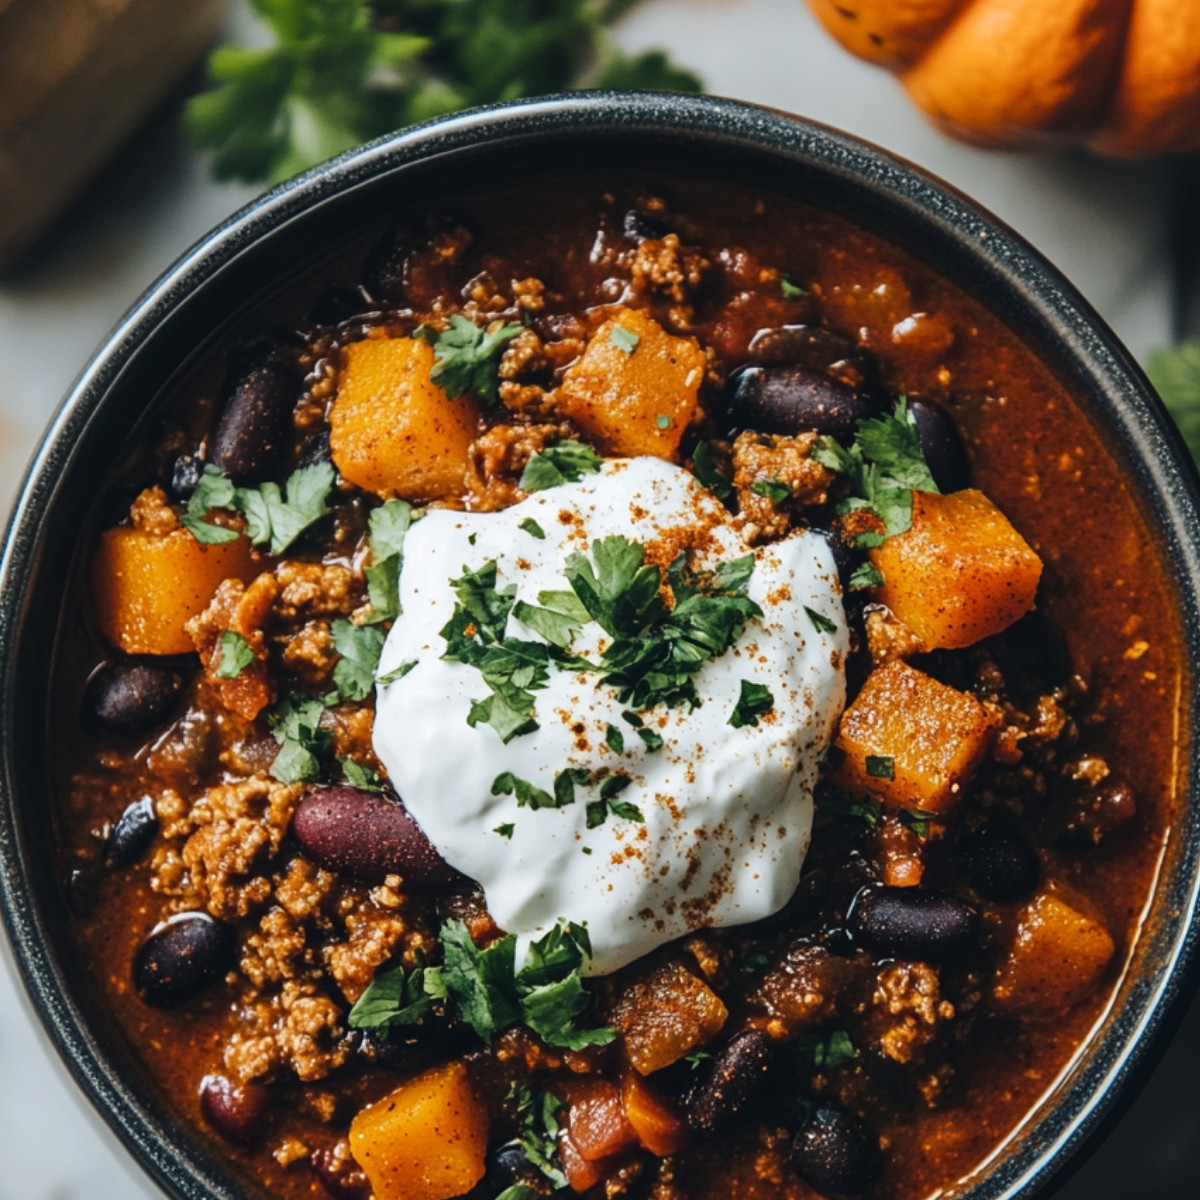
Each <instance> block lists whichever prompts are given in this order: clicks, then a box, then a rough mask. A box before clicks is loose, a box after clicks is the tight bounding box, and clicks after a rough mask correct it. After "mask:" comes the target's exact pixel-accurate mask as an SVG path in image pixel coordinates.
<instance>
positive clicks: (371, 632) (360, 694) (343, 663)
mask: <svg viewBox="0 0 1200 1200" xmlns="http://www.w3.org/2000/svg"><path fill="white" fill-rule="evenodd" d="M330 633H331V635H332V640H333V648H334V650H336V651H337V652H338V654H340V655H341V658H340V659H339V660H338V662H337V664H336V665H335V666H334V668H333V682H334V686H335V687H336V688H337V690H338V695H339V696H340V697H341V698H342V699H343V700H363V699H365V698H366V697H367V696H369V695H370V694H371V689H372V688H373V687H374V686H375V671H376V669H377V668H378V667H379V656H380V655H381V654H382V653H383V642H384V636H383V631H382V630H381V629H376V628H375V627H374V626H373V625H355V624H354V623H353V622H352V621H347V620H346V619H345V618H344V617H339V618H338V619H337V620H336V621H334V622H333V624H332V625H331V626H330Z"/></svg>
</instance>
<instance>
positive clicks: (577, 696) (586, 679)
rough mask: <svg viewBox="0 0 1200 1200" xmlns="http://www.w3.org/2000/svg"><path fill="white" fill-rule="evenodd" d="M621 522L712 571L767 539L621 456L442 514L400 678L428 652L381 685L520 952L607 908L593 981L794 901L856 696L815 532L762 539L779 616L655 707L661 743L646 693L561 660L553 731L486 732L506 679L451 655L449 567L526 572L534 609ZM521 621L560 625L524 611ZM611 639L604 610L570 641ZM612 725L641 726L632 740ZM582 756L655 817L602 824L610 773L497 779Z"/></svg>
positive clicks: (387, 717) (547, 715)
mask: <svg viewBox="0 0 1200 1200" xmlns="http://www.w3.org/2000/svg"><path fill="white" fill-rule="evenodd" d="M531 522H532V523H531ZM533 528H536V529H539V530H541V531H542V532H543V533H544V534H545V536H544V537H542V538H539V537H537V536H535V534H534V533H532V532H530V530H531V529H533ZM613 535H621V536H623V537H625V538H629V539H632V540H634V541H637V542H639V543H641V544H643V545H645V546H648V547H650V548H651V553H653V550H654V548H655V547H657V548H658V549H659V551H660V553H661V552H662V551H663V550H664V549H671V550H672V553H671V554H670V557H673V548H674V547H676V546H682V545H691V546H693V547H694V548H695V549H696V553H695V555H694V557H693V565H694V566H696V567H698V568H702V569H712V568H713V567H715V566H716V565H717V564H719V563H722V562H728V561H730V560H733V559H736V558H740V557H742V556H744V555H745V554H747V553H748V550H747V548H746V546H745V545H744V543H743V542H742V540H741V537H740V536H739V534H738V533H737V531H736V529H735V528H734V524H733V520H732V518H731V517H730V515H729V514H728V512H727V511H726V510H725V508H724V507H723V506H722V505H721V504H720V503H719V502H718V501H717V500H716V499H715V497H713V495H712V494H711V493H710V492H708V491H707V490H706V489H704V488H703V487H701V486H700V485H699V484H698V483H697V481H696V480H695V479H694V478H693V477H692V475H691V474H690V473H688V472H687V471H685V470H683V469H681V468H679V467H676V466H673V465H671V464H669V463H666V462H663V461H662V460H660V459H656V458H636V459H617V460H610V461H608V462H606V463H605V464H604V466H603V468H602V470H601V471H600V472H599V473H598V474H595V475H591V476H588V477H586V478H585V479H583V480H582V481H580V482H578V483H573V484H565V485H562V486H560V487H555V488H550V489H548V490H546V491H542V492H538V493H535V494H534V495H532V496H530V497H529V498H528V499H526V500H523V501H522V502H521V503H520V504H516V505H514V506H513V507H511V508H508V509H505V510H504V511H502V512H496V513H475V514H472V513H460V512H451V511H448V510H435V511H432V512H430V513H428V514H427V515H426V516H425V517H423V518H422V519H421V520H420V521H418V522H417V523H416V524H415V525H414V526H413V528H412V529H411V531H410V532H409V535H408V540H407V542H406V544H405V548H404V567H403V570H402V572H401V576H400V599H401V603H402V606H403V613H402V615H401V616H400V617H399V618H398V619H397V621H396V623H395V625H394V626H393V627H392V630H391V633H390V634H389V635H388V639H387V643H386V645H385V646H384V649H383V656H382V659H381V662H380V675H381V676H384V677H386V676H387V675H388V673H389V672H394V671H396V670H397V668H399V667H400V666H401V665H402V664H410V663H415V664H416V665H415V666H412V667H411V668H410V669H409V670H408V672H407V673H406V674H404V675H403V676H402V677H401V678H399V679H397V680H395V682H392V683H390V684H387V685H381V686H380V688H379V696H378V706H377V713H376V718H375V735H374V736H375V751H376V753H377V754H378V756H379V758H380V760H381V761H382V762H383V764H384V765H385V766H386V767H387V771H388V774H389V776H390V777H391V780H392V782H393V783H394V785H395V787H396V789H397V791H398V792H399V794H400V795H401V797H403V800H404V803H405V805H406V806H407V807H408V810H409V811H410V812H411V814H412V815H413V817H414V818H415V819H416V820H417V821H418V822H419V824H420V825H421V828H422V829H423V830H424V831H425V834H426V836H427V837H429V839H430V840H431V841H432V842H433V844H434V845H435V846H436V847H437V849H438V851H439V852H440V853H441V854H442V856H443V857H444V858H445V859H446V861H447V862H449V863H451V864H452V865H453V866H454V867H456V868H458V870H460V871H462V872H463V873H464V874H466V875H469V876H470V877H471V878H473V879H475V880H477V881H478V882H479V883H480V885H481V886H482V887H483V889H484V892H485V894H486V897H487V905H488V910H489V911H490V913H491V915H492V917H493V919H494V920H495V921H496V923H497V924H498V925H499V926H500V927H501V928H502V929H504V930H506V931H507V932H509V933H514V934H516V935H518V961H520V960H521V958H522V957H523V954H524V951H525V949H526V947H527V946H528V944H529V942H530V940H532V939H534V938H537V937H540V936H542V935H543V934H544V933H546V932H547V931H548V930H550V929H552V928H553V927H554V925H555V923H556V922H557V920H558V919H559V918H560V917H562V918H566V919H568V920H571V921H573V922H576V923H583V922H586V923H587V929H588V933H589V934H590V937H591V942H592V948H593V952H594V957H593V959H592V963H591V967H590V970H591V972H592V973H595V974H599V973H606V972H609V971H613V970H616V969H617V968H618V967H621V966H623V965H625V964H626V963H628V962H632V961H633V960H634V959H636V958H639V957H641V956H642V955H644V954H646V953H648V952H649V951H650V950H653V949H654V948H655V947H656V946H658V945H660V944H662V943H664V942H667V941H670V940H671V939H673V938H677V937H679V936H680V935H682V934H685V933H687V932H689V931H690V930H693V929H697V928H702V927H706V926H724V925H740V924H744V923H746V922H749V921H756V920H760V919H761V918H763V917H766V916H769V915H770V914H771V913H773V912H776V911H778V909H780V908H781V907H782V906H783V905H784V904H785V903H786V902H787V900H788V899H789V898H790V897H791V895H792V893H793V892H794V891H795V888H796V884H797V882H798V881H799V877H800V868H801V865H802V863H803V861H804V855H805V853H806V852H807V849H808V843H809V837H810V834H811V829H812V807H813V802H812V789H813V785H814V783H815V781H816V775H817V760H818V758H819V756H820V754H821V752H822V750H823V749H824V748H825V746H826V745H827V744H828V742H829V740H830V738H831V737H832V735H833V731H834V727H835V724H836V721H837V719H838V716H839V715H840V713H841V710H842V706H843V704H844V702H845V692H846V684H845V672H844V665H843V664H844V660H845V655H846V649H847V635H846V621H845V615H844V612H843V609H842V603H841V589H840V587H839V584H838V579H837V571H836V568H835V566H834V562H833V557H832V555H831V553H830V551H829V548H828V546H827V544H826V542H825V540H824V538H822V537H821V536H820V535H818V534H814V533H807V532H804V533H796V534H794V535H792V536H791V537H789V538H787V539H785V540H783V541H781V542H777V543H774V544H772V545H769V546H762V547H759V548H758V549H757V550H755V551H754V557H755V566H754V571H753V574H752V575H751V577H750V580H749V584H748V586H747V592H748V594H749V596H750V598H751V599H752V600H754V601H755V602H756V603H757V604H758V605H759V607H760V608H761V609H762V610H763V616H762V617H761V618H756V619H754V620H752V621H750V622H749V623H748V624H747V626H746V628H745V631H744V632H743V634H742V636H741V638H740V639H739V640H738V642H737V643H736V644H735V645H734V646H733V648H732V649H730V650H728V651H727V652H726V653H725V654H723V655H722V656H721V657H720V658H717V659H712V660H709V661H708V662H706V663H705V664H704V665H703V666H702V667H701V669H700V670H699V671H698V672H697V673H696V675H695V676H694V677H693V678H694V681H695V687H696V691H697V693H698V695H699V697H700V699H701V704H700V706H699V707H698V708H696V709H694V710H693V711H689V710H688V709H687V708H686V707H683V708H675V709H668V708H664V707H663V706H661V705H660V706H658V707H657V708H653V709H650V710H648V711H646V712H643V713H641V714H639V715H640V717H641V718H642V719H643V720H644V721H645V725H646V728H648V729H652V730H653V731H654V732H656V733H658V734H659V735H660V736H661V738H662V739H663V744H662V747H661V748H660V749H655V750H651V749H648V748H647V747H646V745H645V744H644V743H643V741H642V739H641V738H640V737H639V736H638V735H637V733H636V730H635V728H634V727H632V726H631V725H630V724H629V723H628V722H627V721H626V720H625V719H624V717H623V715H622V714H623V713H625V712H627V711H628V707H629V706H628V705H627V704H622V703H620V702H619V701H618V699H617V695H616V692H615V690H614V689H613V688H612V687H611V686H608V685H606V684H604V683H603V682H601V674H602V673H601V672H583V671H578V670H559V669H557V668H555V667H551V669H550V674H549V681H548V684H547V686H545V687H544V688H541V689H539V690H536V691H535V692H534V697H535V705H536V720H537V722H538V728H537V729H536V730H534V731H533V732H531V733H526V734H521V735H519V736H517V737H514V738H512V739H511V740H510V741H509V742H508V743H507V744H506V743H504V742H502V741H501V739H500V737H499V735H498V734H497V733H496V731H495V730H494V729H493V728H492V727H491V726H489V725H484V724H479V725H476V726H474V727H472V726H471V725H469V724H468V723H467V716H468V714H469V713H470V711H471V706H472V702H473V701H476V700H480V699H482V698H484V697H486V696H487V695H488V688H487V685H486V684H485V683H484V681H483V678H482V676H481V674H480V672H479V671H478V670H477V669H476V668H474V667H472V666H468V665H466V664H463V663H460V662H451V661H446V660H444V659H443V658H442V655H443V654H444V653H445V651H446V641H445V639H444V638H443V637H442V636H441V633H440V630H441V629H442V628H443V627H444V626H445V625H446V623H447V622H448V621H449V620H450V618H451V616H452V615H453V613H454V609H455V604H456V596H455V593H454V591H453V590H452V588H451V584H450V581H451V580H453V579H456V578H458V577H460V576H462V575H463V574H464V573H465V572H466V571H475V570H478V569H479V568H481V567H483V566H485V565H486V564H487V563H488V562H490V561H494V562H495V563H496V564H497V569H498V574H497V586H498V587H503V586H505V585H508V584H515V585H516V589H517V592H516V595H517V598H518V599H520V600H524V601H526V602H527V603H530V604H535V605H536V604H538V603H539V601H538V594H539V592H542V591H562V590H565V589H567V588H568V586H569V585H568V583H567V581H566V576H565V567H566V561H567V558H568V557H569V556H570V555H572V554H575V553H578V552H581V551H585V552H586V551H588V550H589V547H590V546H591V545H592V544H593V543H594V542H595V541H596V540H597V539H599V538H603V537H610V536H613ZM809 610H811V611H809ZM814 613H815V614H818V618H817V619H814V617H813V615H812V614H814ZM819 618H824V620H821V619H819ZM827 623H828V624H827ZM830 626H832V630H831V629H830ZM506 632H507V634H508V635H509V636H512V637H519V638H524V639H529V640H534V641H538V640H542V639H540V637H539V635H538V634H536V633H534V632H533V631H531V630H530V629H528V628H526V627H524V626H523V625H521V623H520V622H519V621H517V620H516V619H515V618H512V617H510V618H509V622H508V627H507V630H506ZM609 641H610V638H609V637H608V635H607V634H606V633H604V631H603V630H602V629H601V627H600V626H599V625H598V624H596V623H595V622H592V623H589V624H586V625H584V626H583V628H582V629H581V631H580V632H579V634H578V635H577V636H576V638H575V640H574V642H573V643H572V646H571V650H572V652H573V653H576V654H581V655H583V656H584V657H587V658H589V659H591V660H592V661H594V662H597V663H598V662H599V661H600V655H601V653H602V651H603V649H604V648H605V647H606V646H607V645H608V643H609ZM742 681H748V682H751V683H757V684H762V685H765V686H766V687H767V688H768V689H769V690H770V692H771V696H772V698H773V701H774V706H773V708H772V709H771V711H770V712H769V713H767V714H765V715H764V716H762V717H761V718H760V719H759V721H758V724H757V725H747V726H744V727H742V728H733V727H731V726H730V724H729V721H730V717H731V716H732V714H733V712H734V709H735V708H736V707H737V704H738V700H739V696H740V694H741V685H742ZM610 726H611V727H613V728H614V729H616V730H619V731H620V732H621V734H622V737H623V740H624V749H623V751H622V752H620V753H618V752H617V751H616V750H614V749H613V748H612V746H611V745H610V744H609V742H611V741H613V740H614V739H613V738H612V736H611V735H609V734H608V732H607V731H608V729H609V727H610ZM606 737H607V740H606ZM566 768H582V769H584V770H586V771H588V772H592V773H595V772H598V771H600V770H601V769H605V768H606V769H607V770H608V771H609V772H620V773H626V774H628V775H629V776H630V777H631V779H632V782H631V783H630V784H629V785H628V786H627V787H626V788H625V790H624V791H622V792H621V793H620V796H619V800H620V801H621V802H624V803H628V804H632V805H634V806H636V808H637V809H638V810H639V811H640V813H641V814H642V815H643V817H644V821H643V822H638V821H636V820H633V819H628V818H622V817H618V816H616V815H614V814H612V813H609V815H608V816H607V817H606V819H605V820H604V822H603V824H600V825H597V826H596V827H595V828H591V829H589V828H588V827H587V811H588V810H587V803H588V801H590V800H595V799H596V798H597V795H598V792H599V789H598V787H596V786H593V787H578V788H576V789H575V794H576V799H575V801H574V803H570V804H567V805H565V806H563V807H561V808H538V809H534V808H530V807H528V806H524V807H522V806H520V805H519V803H518V797H517V795H505V794H495V791H494V785H495V782H496V780H497V778H498V777H499V776H501V775H503V774H504V773H506V772H511V774H512V775H513V776H515V777H517V778H519V779H521V780H523V781H526V782H528V783H530V784H532V785H534V786H535V787H538V788H540V789H542V790H543V791H544V792H546V793H549V794H550V795H553V794H554V781H555V776H556V775H557V774H558V773H559V772H561V771H563V770H564V769H566ZM508 826H511V830H509V829H508ZM497 830H501V831H502V832H497ZM506 833H507V834H509V836H505V834H506Z"/></svg>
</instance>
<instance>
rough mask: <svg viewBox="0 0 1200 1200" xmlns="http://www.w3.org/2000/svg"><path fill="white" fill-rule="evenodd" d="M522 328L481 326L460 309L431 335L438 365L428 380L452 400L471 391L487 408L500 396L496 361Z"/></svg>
mask: <svg viewBox="0 0 1200 1200" xmlns="http://www.w3.org/2000/svg"><path fill="white" fill-rule="evenodd" d="M522 329H524V326H523V325H499V326H497V327H496V328H495V329H483V328H481V327H480V326H478V325H476V324H475V322H474V321H472V320H470V319H469V318H468V317H464V316H463V315H462V313H455V314H454V315H453V316H452V317H451V318H450V324H449V326H448V327H447V328H446V329H444V330H442V332H441V333H439V334H438V335H437V336H436V337H435V338H434V342H433V357H434V358H435V359H437V365H436V366H435V367H434V368H433V370H432V371H430V373H429V378H430V380H431V381H432V382H433V383H436V384H437V385H438V387H440V388H441V389H442V391H444V392H445V393H446V395H447V396H448V397H449V398H450V399H451V400H457V399H458V398H459V396H462V395H465V394H466V393H468V392H470V393H471V394H472V395H474V396H477V397H478V398H479V399H480V400H482V401H483V403H484V404H485V405H486V406H487V407H489V408H490V407H491V406H492V405H493V404H495V403H496V401H497V400H498V399H499V398H500V392H499V386H500V385H499V380H498V378H497V376H496V364H497V363H498V362H499V360H500V355H501V354H503V353H504V347H505V346H506V345H507V344H508V343H509V342H510V341H512V339H513V338H515V337H516V336H517V334H518V333H520V332H521V330H522Z"/></svg>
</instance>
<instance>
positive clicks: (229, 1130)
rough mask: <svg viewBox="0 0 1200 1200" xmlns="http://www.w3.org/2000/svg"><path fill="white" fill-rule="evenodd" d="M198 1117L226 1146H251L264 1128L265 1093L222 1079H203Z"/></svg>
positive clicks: (249, 1084) (225, 1078)
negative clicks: (211, 1128)
mask: <svg viewBox="0 0 1200 1200" xmlns="http://www.w3.org/2000/svg"><path fill="white" fill-rule="evenodd" d="M200 1115H201V1116H202V1117H203V1118H204V1119H205V1120H206V1121H207V1122H208V1123H209V1125H211V1126H212V1127H213V1129H215V1130H216V1131H217V1132H218V1133H219V1134H220V1135H221V1136H222V1137H223V1138H224V1139H225V1140H226V1141H227V1142H232V1143H233V1144H234V1145H235V1146H253V1145H254V1144H255V1143H256V1142H257V1141H258V1140H259V1139H260V1138H261V1137H262V1134H263V1127H264V1125H265V1124H266V1115H267V1093H266V1089H265V1088H263V1087H261V1086H259V1085H257V1084H253V1083H236V1082H235V1081H234V1080H232V1079H229V1078H228V1077H227V1076H225V1075H205V1077H204V1078H203V1079H202V1080H201V1082H200Z"/></svg>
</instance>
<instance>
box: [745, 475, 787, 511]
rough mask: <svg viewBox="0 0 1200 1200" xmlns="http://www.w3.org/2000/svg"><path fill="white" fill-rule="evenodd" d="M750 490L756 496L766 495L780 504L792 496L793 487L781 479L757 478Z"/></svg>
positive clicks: (772, 501)
mask: <svg viewBox="0 0 1200 1200" xmlns="http://www.w3.org/2000/svg"><path fill="white" fill-rule="evenodd" d="M750 490H751V491H752V492H753V493H754V494H755V495H756V496H766V498H767V499H768V500H770V501H771V503H772V504H774V505H780V504H782V503H783V502H784V501H785V500H790V499H791V498H792V489H791V488H790V487H789V486H788V485H787V484H786V483H784V482H783V481H782V480H779V479H756V480H755V481H754V482H753V483H752V484H751V485H750Z"/></svg>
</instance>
